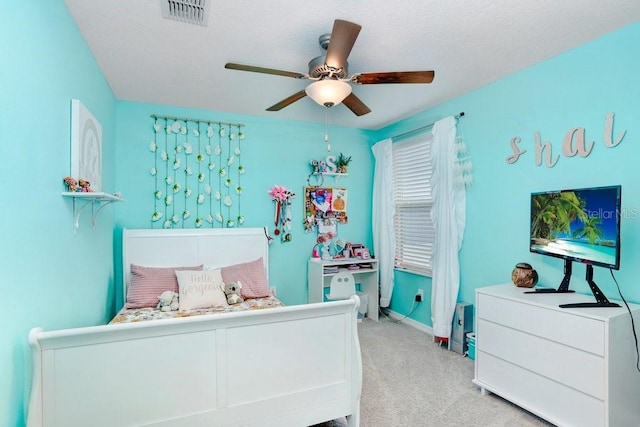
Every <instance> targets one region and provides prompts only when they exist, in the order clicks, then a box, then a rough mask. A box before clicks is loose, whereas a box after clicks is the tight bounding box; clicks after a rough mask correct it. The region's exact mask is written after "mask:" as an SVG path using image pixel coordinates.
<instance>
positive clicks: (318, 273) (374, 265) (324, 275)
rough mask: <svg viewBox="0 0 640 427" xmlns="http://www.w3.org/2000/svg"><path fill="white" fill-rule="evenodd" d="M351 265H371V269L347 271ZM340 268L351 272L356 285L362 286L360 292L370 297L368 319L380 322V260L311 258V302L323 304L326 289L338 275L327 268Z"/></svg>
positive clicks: (309, 276) (309, 279)
mask: <svg viewBox="0 0 640 427" xmlns="http://www.w3.org/2000/svg"><path fill="white" fill-rule="evenodd" d="M351 264H356V265H358V266H361V265H362V264H371V268H359V269H357V270H347V267H348V266H349V265H351ZM336 266H337V267H338V269H339V271H349V272H350V273H351V274H353V276H354V278H355V280H356V284H360V292H364V293H365V294H367V295H368V296H369V305H368V306H367V317H369V318H370V319H373V320H376V321H377V320H378V260H376V259H360V258H339V259H330V260H323V259H320V258H310V259H309V262H308V270H307V279H308V282H307V284H308V291H309V302H310V303H314V302H323V301H324V288H328V287H329V285H330V284H331V278H332V277H333V276H334V275H335V274H336V273H335V271H334V272H327V271H326V269H327V267H336Z"/></svg>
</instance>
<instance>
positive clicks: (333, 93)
mask: <svg viewBox="0 0 640 427" xmlns="http://www.w3.org/2000/svg"><path fill="white" fill-rule="evenodd" d="M304 91H305V92H306V94H307V96H309V97H310V98H311V99H313V100H314V101H315V102H317V103H318V104H319V105H322V106H323V107H327V108H328V107H333V106H334V105H338V104H340V103H341V102H342V101H343V100H344V99H345V98H346V97H347V96H349V94H351V85H350V84H349V83H346V82H344V81H342V80H335V79H323V80H318V81H317V82H313V83H311V84H310V85H309V86H307V88H306V89H305V90H304Z"/></svg>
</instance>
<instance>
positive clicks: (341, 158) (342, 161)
mask: <svg viewBox="0 0 640 427" xmlns="http://www.w3.org/2000/svg"><path fill="white" fill-rule="evenodd" d="M349 163H351V156H345V155H344V154H342V153H340V154H339V155H338V160H337V161H336V166H337V167H338V172H340V173H347V167H348V166H349Z"/></svg>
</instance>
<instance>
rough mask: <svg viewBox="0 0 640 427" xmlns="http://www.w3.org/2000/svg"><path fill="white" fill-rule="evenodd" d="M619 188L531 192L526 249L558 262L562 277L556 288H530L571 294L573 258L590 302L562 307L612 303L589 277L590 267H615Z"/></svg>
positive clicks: (619, 200)
mask: <svg viewBox="0 0 640 427" xmlns="http://www.w3.org/2000/svg"><path fill="white" fill-rule="evenodd" d="M621 193H622V187H621V186H619V185H614V186H608V187H593V188H579V189H567V190H558V191H545V192H539V193H532V194H531V221H530V225H531V226H530V244H529V250H530V251H531V252H533V253H537V254H541V255H547V256H552V257H556V258H561V259H563V260H564V278H563V279H562V282H561V283H560V286H559V287H558V288H557V289H553V288H538V289H536V290H535V291H534V292H573V291H572V290H570V289H569V281H570V279H571V270H572V263H573V262H580V263H583V264H586V269H587V274H586V280H587V283H588V284H589V287H590V288H591V291H592V292H593V295H594V297H595V298H596V302H595V303H583V304H565V305H563V306H571V307H575V306H581V307H584V306H591V307H612V306H618V305H617V304H614V303H611V302H609V300H608V299H607V298H606V297H605V296H604V294H603V293H602V291H601V290H600V289H599V288H598V286H597V285H596V284H595V282H594V281H593V266H598V267H604V268H608V269H615V270H618V269H619V268H620V211H621Z"/></svg>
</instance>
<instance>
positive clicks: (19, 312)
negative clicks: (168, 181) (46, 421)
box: [0, 0, 115, 426]
mask: <svg viewBox="0 0 640 427" xmlns="http://www.w3.org/2000/svg"><path fill="white" fill-rule="evenodd" d="M0 10H1V11H2V12H0V52H2V66H1V67H0V94H1V95H0V129H1V133H0V135H1V136H0V140H1V142H0V158H2V164H3V165H2V168H1V171H2V172H1V174H2V180H3V182H4V183H5V184H6V186H5V189H4V191H2V192H1V193H0V205H2V207H3V208H2V221H0V240H1V241H2V256H1V257H0V271H2V275H3V277H2V281H1V283H2V284H1V285H0V288H1V289H2V295H4V298H5V303H4V304H3V313H2V322H0V324H1V326H0V425H2V426H22V425H24V422H25V413H26V405H27V402H28V396H29V386H30V381H31V354H30V350H29V347H28V344H27V337H28V334H29V330H30V329H31V328H32V327H35V326H40V327H42V328H44V329H46V330H52V329H60V328H70V327H78V326H85V325H95V324H100V323H104V322H105V321H107V319H108V317H109V316H110V314H111V311H112V307H111V305H112V304H111V303H110V302H109V301H111V300H112V299H113V298H112V293H113V262H112V247H113V243H112V240H113V226H114V218H115V210H114V209H112V208H107V209H105V210H104V211H103V212H102V213H101V217H100V218H99V222H98V225H97V227H96V229H95V230H92V229H91V222H90V220H89V218H86V217H83V218H82V219H81V221H80V230H79V232H78V235H77V236H74V235H73V225H72V224H73V217H72V204H71V201H70V200H68V199H65V198H63V197H61V195H60V192H61V191H62V190H63V186H62V178H63V177H64V176H66V175H68V174H69V173H70V135H71V133H70V117H71V99H72V98H77V99H80V100H81V101H82V102H83V104H84V105H85V106H86V107H87V108H88V109H89V110H90V111H91V112H92V114H93V115H94V117H96V119H97V120H98V121H99V122H100V123H101V124H102V131H103V141H104V159H103V162H104V163H103V165H104V171H105V172H104V177H103V181H104V186H105V187H106V188H110V187H113V185H114V183H115V171H114V167H113V166H114V161H115V149H114V147H115V99H114V97H113V94H112V92H111V90H110V89H109V86H108V85H107V83H106V81H105V79H104V77H103V75H102V73H101V72H100V70H99V68H98V66H97V65H96V62H95V60H94V58H93V56H92V55H91V52H90V51H89V49H88V47H87V45H86V43H85V41H84V39H83V38H82V37H81V35H80V32H79V31H78V29H77V27H76V25H75V23H74V21H73V20H72V19H71V16H70V15H69V13H68V11H67V8H66V6H65V5H64V3H63V2H62V1H38V0H25V1H20V2H14V1H5V0H0ZM9 184H11V185H9ZM14 184H15V185H14Z"/></svg>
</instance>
